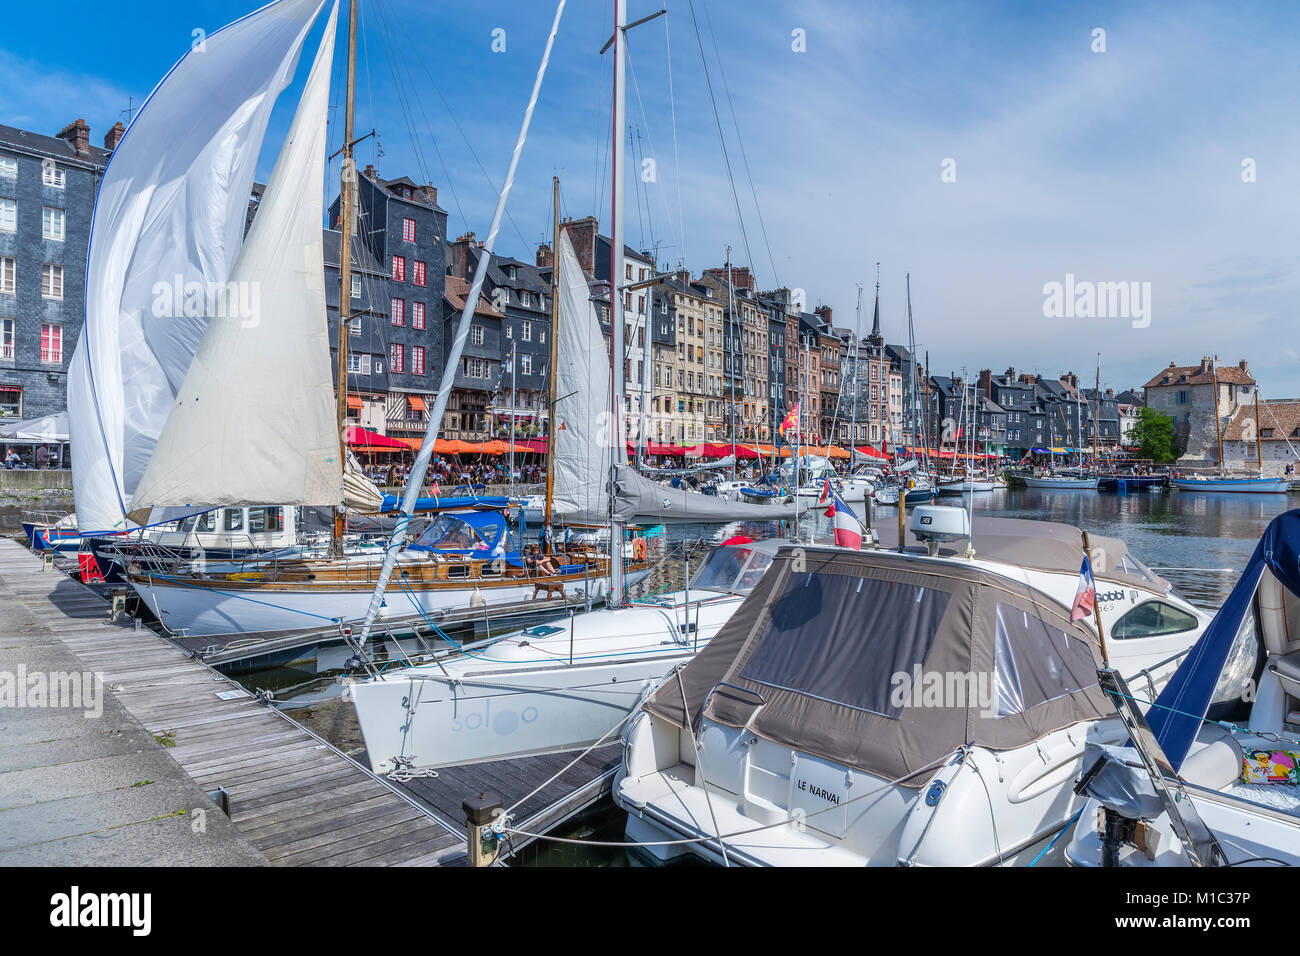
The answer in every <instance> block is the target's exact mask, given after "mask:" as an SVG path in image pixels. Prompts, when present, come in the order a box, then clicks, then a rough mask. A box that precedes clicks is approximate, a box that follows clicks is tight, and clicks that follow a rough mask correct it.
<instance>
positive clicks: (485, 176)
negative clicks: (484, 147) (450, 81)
mask: <svg viewBox="0 0 1300 956" xmlns="http://www.w3.org/2000/svg"><path fill="white" fill-rule="evenodd" d="M383 2H385V3H386V2H388V0H383ZM394 16H396V14H394ZM406 39H407V41H408V42H410V43H412V44H413V43H414V41H413V40H412V39H411V38H410V36H409V35H406ZM411 49H412V57H413V58H414V59H415V60H416V61H418V62H419V64H420V66H421V67H423V68H424V73H425V76H427V77H428V78H429V85H430V86H432V87H433V91H434V92H435V93H437V94H438V100H439V101H440V102H441V103H442V107H443V109H444V110H446V111H447V117H448V118H449V119H450V120H451V122H452V125H453V126H455V127H456V132H458V133H460V138H461V139H462V140H464V141H465V147H466V148H467V149H468V150H469V154H470V156H471V158H473V160H474V163H475V164H476V165H477V166H478V168H479V171H480V172H481V173H483V179H484V180H485V181H486V182H487V184H488V187H489V188H490V189H491V190H492V192H493V194H494V196H495V195H499V194H500V192H501V190H500V189H499V188H498V187H497V185H496V183H495V182H494V181H493V180H492V176H491V174H490V173H489V172H488V170H487V167H486V166H484V165H483V161H482V160H480V159H479V157H478V153H477V151H475V149H474V144H473V142H472V141H471V140H470V138H469V136H468V135H467V134H466V133H465V129H464V127H462V126H461V125H460V120H458V119H457V118H456V114H455V113H454V112H453V111H452V108H451V104H450V103H448V102H447V97H446V96H444V95H443V92H442V88H441V87H440V86H439V85H438V81H437V80H436V79H435V78H434V75H433V71H432V70H430V69H429V63H428V58H427V57H421V56H417V55H415V51H414V46H412V48H411ZM417 102H418V101H417ZM420 112H421V115H423V114H424V109H423V106H421V109H420ZM425 123H426V124H427V125H428V126H429V128H430V129H432V128H433V124H432V123H429V120H428V117H427V116H425ZM434 148H435V149H436V148H437V143H436V141H435V144H434ZM438 158H439V159H440V160H441V159H442V154H441V152H439V154H438ZM442 168H443V172H444V174H445V175H446V176H447V181H448V183H450V182H451V174H450V173H449V172H447V164H446V163H445V162H444V163H443V165H442ZM453 192H454V190H453ZM462 218H464V217H463V216H462ZM506 218H507V219H508V220H510V225H511V226H512V227H513V228H514V230H515V233H516V234H517V235H518V236H519V241H520V242H522V243H523V245H524V248H528V245H529V243H528V241H527V240H526V239H524V234H523V232H522V231H521V230H520V228H519V226H518V224H516V223H515V220H514V217H513V216H512V215H511V214H510V212H509V211H507V212H506Z"/></svg>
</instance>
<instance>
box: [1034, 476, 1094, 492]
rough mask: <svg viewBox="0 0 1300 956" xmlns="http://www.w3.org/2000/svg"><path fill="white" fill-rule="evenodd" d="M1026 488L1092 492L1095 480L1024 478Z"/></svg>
mask: <svg viewBox="0 0 1300 956" xmlns="http://www.w3.org/2000/svg"><path fill="white" fill-rule="evenodd" d="M1024 482H1025V487H1026V488H1055V489H1056V490H1058V491H1083V490H1088V491H1093V490H1095V489H1096V487H1097V479H1096V478H1025V479H1024Z"/></svg>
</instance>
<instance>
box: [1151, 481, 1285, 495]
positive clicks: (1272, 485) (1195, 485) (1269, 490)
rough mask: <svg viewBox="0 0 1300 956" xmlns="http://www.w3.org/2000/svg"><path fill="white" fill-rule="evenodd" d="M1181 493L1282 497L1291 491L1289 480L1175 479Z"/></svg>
mask: <svg viewBox="0 0 1300 956" xmlns="http://www.w3.org/2000/svg"><path fill="white" fill-rule="evenodd" d="M1173 486H1174V487H1175V488H1177V489H1178V490H1179V491H1211V492H1215V493H1234V494H1250V495H1282V494H1286V493H1287V492H1288V491H1290V489H1291V481H1290V479H1288V478H1209V479H1198V478H1175V479H1173Z"/></svg>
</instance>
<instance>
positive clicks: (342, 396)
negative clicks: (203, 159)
mask: <svg viewBox="0 0 1300 956" xmlns="http://www.w3.org/2000/svg"><path fill="white" fill-rule="evenodd" d="M356 92H357V0H349V3H348V80H347V103H346V107H345V109H344V113H343V166H342V182H341V184H340V188H339V207H340V210H339V211H340V213H341V214H342V222H341V223H340V225H339V229H340V238H339V332H338V335H339V338H338V389H337V392H336V396H335V398H336V401H337V417H338V428H339V462H340V464H341V465H342V466H343V469H344V472H345V473H346V470H347V454H348V446H347V440H346V434H347V433H346V423H347V415H348V324H349V323H350V322H351V319H352V230H353V227H354V224H355V223H354V216H353V205H354V204H355V202H356V182H357V167H356V162H355V161H354V160H353V158H352V134H353V129H352V122H353V116H354V113H355V109H356ZM330 552H331V553H332V554H333V555H335V556H336V557H337V556H339V555H341V554H342V553H343V508H342V506H340V507H337V508H335V509H334V527H333V529H332V532H331V534H330Z"/></svg>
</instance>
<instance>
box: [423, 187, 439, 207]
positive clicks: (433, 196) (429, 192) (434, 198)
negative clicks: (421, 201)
mask: <svg viewBox="0 0 1300 956" xmlns="http://www.w3.org/2000/svg"><path fill="white" fill-rule="evenodd" d="M424 195H425V196H426V197H427V198H428V200H429V202H430V203H431V204H433V205H435V206H436V205H438V187H437V186H435V185H434V184H433V183H425V184H424Z"/></svg>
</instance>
